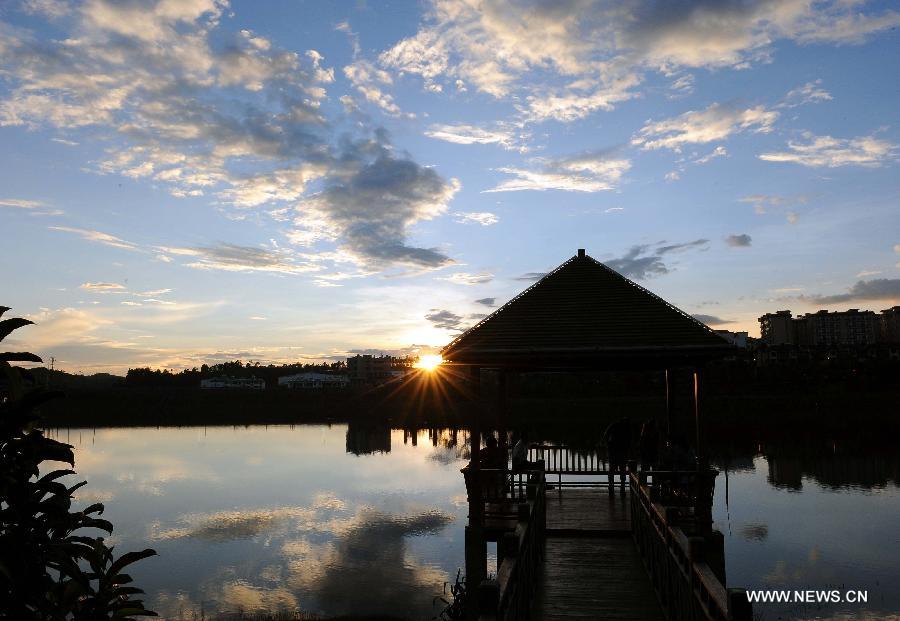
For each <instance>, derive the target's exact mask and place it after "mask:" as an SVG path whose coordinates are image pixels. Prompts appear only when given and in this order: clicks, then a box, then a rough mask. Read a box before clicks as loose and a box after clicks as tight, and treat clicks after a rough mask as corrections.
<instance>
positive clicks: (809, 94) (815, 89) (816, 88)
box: [780, 79, 832, 108]
mask: <svg viewBox="0 0 900 621" xmlns="http://www.w3.org/2000/svg"><path fill="white" fill-rule="evenodd" d="M831 100H832V96H831V93H829V92H828V91H826V90H825V89H824V88H822V80H821V79H819V80H815V81H813V82H807V83H806V84H804V85H803V86H799V87H797V88H795V89H793V90H791V91H789V92H788V94H787V95H785V97H784V101H783V102H782V103H781V104H780V107H784V108H796V107H797V106H802V105H805V104H816V103H822V102H823V101H831Z"/></svg>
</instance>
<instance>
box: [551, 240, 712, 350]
mask: <svg viewBox="0 0 900 621" xmlns="http://www.w3.org/2000/svg"><path fill="white" fill-rule="evenodd" d="M586 258H588V259H590V260H591V261H593V262H594V263H596V264H597V265H599V266H600V267H602V268H603V269H605V270H607V271H608V272H610V273H612V274H615V275H616V276H618V277H619V278H621V279H622V280H624V281H625V282H627V283H628V284H630V285H631V286H632V287H635V288H636V289H638V290H639V291H642V292H643V293H646V294H647V295H649V296H650V297H652V298H654V299H655V300H658V301H660V302H662V303H663V304H665V305H666V306H668V307H669V308H671V309H672V310H674V311H675V312H677V313H679V314H680V315H681V316H682V317H685V318H687V319H690V320H691V321H692V322H694V323H695V324H697V325H698V326H700V327H701V328H703V329H704V330H706V331H707V332H709V333H711V334H715V335H716V336H717V337H719V338H722V336H721V335H720V334H718V333H716V331H715V330H713V329H712V328H710V327H709V326H708V325H706V324H705V323H703V322H702V321H700V320H699V319H697V318H696V317H694V316H693V315H688V314H687V313H686V312H684V311H683V310H681V309H680V308H678V307H677V306H675V305H674V304H671V303H670V302H667V301H666V300H665V299H664V298H662V297H660V296H658V295H656V294H655V293H653V292H652V291H650V290H649V289H646V288H644V287H642V286H641V285H639V284H637V283H636V282H634V281H633V280H631V279H630V278H628V277H627V276H625V275H623V274H620V273H619V272H617V271H616V270H614V269H613V268H611V267H610V266H608V265H607V264H606V263H603V262H602V261H598V260H597V259H595V258H594V257H591V256H587V255H586ZM566 263H568V261H566ZM560 267H562V266H560ZM722 340H723V341H724V340H725V339H722Z"/></svg>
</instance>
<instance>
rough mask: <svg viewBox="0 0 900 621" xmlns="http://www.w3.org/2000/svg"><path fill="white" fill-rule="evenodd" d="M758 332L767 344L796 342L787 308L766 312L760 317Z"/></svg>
mask: <svg viewBox="0 0 900 621" xmlns="http://www.w3.org/2000/svg"><path fill="white" fill-rule="evenodd" d="M759 332H760V339H761V340H762V341H763V342H764V343H766V344H768V345H794V344H795V343H796V342H797V340H796V337H795V330H794V322H793V320H792V319H791V311H789V310H783V311H778V312H777V313H766V314H765V315H763V316H762V317H760V318H759Z"/></svg>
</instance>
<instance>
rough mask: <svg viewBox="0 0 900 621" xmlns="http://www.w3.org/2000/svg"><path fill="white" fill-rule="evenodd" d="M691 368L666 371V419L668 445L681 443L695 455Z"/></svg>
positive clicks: (694, 416)
mask: <svg viewBox="0 0 900 621" xmlns="http://www.w3.org/2000/svg"><path fill="white" fill-rule="evenodd" d="M694 372H695V369H694V368H693V367H687V366H677V367H676V366H673V367H669V368H668V369H666V419H667V421H666V422H667V426H668V429H667V438H666V439H667V440H668V442H669V443H682V444H684V447H683V448H688V447H691V448H693V449H694V452H695V453H696V452H697V450H698V448H699V447H698V446H696V441H697V412H698V409H697V406H696V401H695V398H694V396H695V393H694V388H695V384H694Z"/></svg>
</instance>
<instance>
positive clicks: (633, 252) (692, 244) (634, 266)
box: [604, 239, 709, 280]
mask: <svg viewBox="0 0 900 621" xmlns="http://www.w3.org/2000/svg"><path fill="white" fill-rule="evenodd" d="M708 245H709V240H708V239H695V240H693V241H689V242H683V243H678V244H667V243H665V242H660V243H659V244H656V245H655V246H650V245H646V244H645V245H637V246H632V247H631V248H630V249H629V250H628V252H626V253H625V254H624V255H623V256H622V257H619V258H617V259H610V260H608V261H604V264H605V265H607V266H608V267H610V268H612V269H614V270H615V271H617V272H619V273H620V274H622V275H623V276H625V277H627V278H634V279H636V280H645V279H647V278H653V277H654V276H662V275H664V274H668V273H669V272H670V271H671V269H670V268H669V266H668V265H666V263H665V261H664V260H663V257H664V256H665V255H667V254H672V253H676V254H677V253H681V252H686V251H689V250H705V249H706V248H707V247H708Z"/></svg>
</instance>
